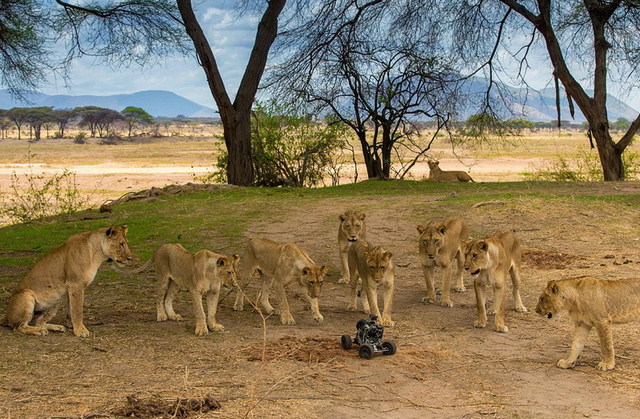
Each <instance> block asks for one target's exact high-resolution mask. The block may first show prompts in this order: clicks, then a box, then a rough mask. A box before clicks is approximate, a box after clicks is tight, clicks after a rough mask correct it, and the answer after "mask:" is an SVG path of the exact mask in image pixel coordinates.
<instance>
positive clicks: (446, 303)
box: [440, 300, 453, 307]
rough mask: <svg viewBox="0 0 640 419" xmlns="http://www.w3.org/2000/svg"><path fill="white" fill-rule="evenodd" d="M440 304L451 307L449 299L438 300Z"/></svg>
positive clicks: (451, 303)
mask: <svg viewBox="0 0 640 419" xmlns="http://www.w3.org/2000/svg"><path fill="white" fill-rule="evenodd" d="M440 305H441V306H442V307H453V302H451V300H442V301H440Z"/></svg>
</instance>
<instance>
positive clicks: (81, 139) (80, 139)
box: [73, 131, 87, 144]
mask: <svg viewBox="0 0 640 419" xmlns="http://www.w3.org/2000/svg"><path fill="white" fill-rule="evenodd" d="M73 142H74V143H75V144H85V143H86V142H87V133H86V132H84V131H80V132H79V133H77V134H76V136H75V137H74V138H73Z"/></svg>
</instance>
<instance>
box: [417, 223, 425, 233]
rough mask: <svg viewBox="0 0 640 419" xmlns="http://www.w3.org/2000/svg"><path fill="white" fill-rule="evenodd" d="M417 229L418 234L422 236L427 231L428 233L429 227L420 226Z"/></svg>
mask: <svg viewBox="0 0 640 419" xmlns="http://www.w3.org/2000/svg"><path fill="white" fill-rule="evenodd" d="M416 229H417V230H418V233H420V234H422V233H424V232H425V231H427V226H423V225H422V224H418V226H417V227H416Z"/></svg>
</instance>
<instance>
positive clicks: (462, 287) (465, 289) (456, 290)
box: [453, 285, 467, 292]
mask: <svg viewBox="0 0 640 419" xmlns="http://www.w3.org/2000/svg"><path fill="white" fill-rule="evenodd" d="M453 290H454V291H455V292H467V288H466V287H465V286H464V285H463V286H461V287H455V288H454V289H453Z"/></svg>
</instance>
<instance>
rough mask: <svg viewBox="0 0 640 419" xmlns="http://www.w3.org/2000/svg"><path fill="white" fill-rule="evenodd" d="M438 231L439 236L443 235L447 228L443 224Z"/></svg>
mask: <svg viewBox="0 0 640 419" xmlns="http://www.w3.org/2000/svg"><path fill="white" fill-rule="evenodd" d="M438 231H439V232H440V234H444V233H445V232H446V231H447V226H445V225H444V224H440V227H439V228H438Z"/></svg>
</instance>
